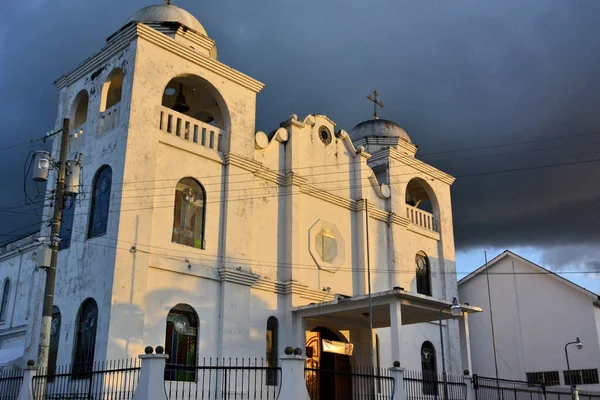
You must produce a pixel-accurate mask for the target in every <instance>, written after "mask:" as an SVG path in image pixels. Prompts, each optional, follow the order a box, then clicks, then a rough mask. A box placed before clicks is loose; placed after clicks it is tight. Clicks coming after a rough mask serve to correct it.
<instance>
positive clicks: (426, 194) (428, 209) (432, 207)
mask: <svg viewBox="0 0 600 400" xmlns="http://www.w3.org/2000/svg"><path fill="white" fill-rule="evenodd" d="M406 205H407V207H406V217H407V218H408V219H410V220H411V221H412V223H413V224H415V225H418V226H421V227H422V228H426V229H429V230H432V231H438V230H439V227H438V226H437V221H439V206H438V201H437V198H436V197H435V193H434V191H433V189H432V188H431V186H429V184H428V183H427V182H426V181H425V180H424V179H422V178H413V179H411V180H410V181H409V182H408V185H407V186H406Z"/></svg>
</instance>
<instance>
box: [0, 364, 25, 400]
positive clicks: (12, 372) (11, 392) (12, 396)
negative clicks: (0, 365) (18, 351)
mask: <svg viewBox="0 0 600 400" xmlns="http://www.w3.org/2000/svg"><path fill="white" fill-rule="evenodd" d="M22 382H23V371H22V370H19V369H5V370H2V371H0V400H16V399H17V397H18V396H19V390H20V389H21V384H22Z"/></svg>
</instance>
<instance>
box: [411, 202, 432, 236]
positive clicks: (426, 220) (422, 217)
mask: <svg viewBox="0 0 600 400" xmlns="http://www.w3.org/2000/svg"><path fill="white" fill-rule="evenodd" d="M406 218H408V219H410V220H411V221H412V223H413V224H415V225H418V226H420V227H421V228H425V229H429V230H430V231H436V232H437V228H436V225H435V219H434V218H433V214H431V213H428V212H427V211H423V210H420V209H418V208H417V207H412V206H409V205H408V204H407V205H406Z"/></svg>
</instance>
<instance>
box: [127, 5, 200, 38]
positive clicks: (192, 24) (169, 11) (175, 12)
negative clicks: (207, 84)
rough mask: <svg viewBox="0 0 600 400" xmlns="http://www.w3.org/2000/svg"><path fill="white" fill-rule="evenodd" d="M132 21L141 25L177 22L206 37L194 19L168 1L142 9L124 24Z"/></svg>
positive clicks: (198, 22)
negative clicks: (141, 23)
mask: <svg viewBox="0 0 600 400" xmlns="http://www.w3.org/2000/svg"><path fill="white" fill-rule="evenodd" d="M133 21H135V22H143V23H152V22H154V23H156V22H177V23H180V24H181V25H184V26H186V27H188V28H190V29H193V30H194V31H196V32H198V33H200V34H202V35H204V36H208V34H207V33H206V30H205V29H204V27H203V26H202V24H201V23H200V21H198V20H197V19H196V17H194V16H193V15H192V14H190V13H189V12H187V11H185V10H184V9H182V8H179V7H177V6H174V5H173V4H171V2H170V1H167V2H166V3H165V4H157V5H153V6H148V7H144V8H142V9H141V10H139V11H137V12H136V13H134V14H133V15H132V16H131V17H129V19H128V20H127V22H126V23H125V24H128V23H130V22H133Z"/></svg>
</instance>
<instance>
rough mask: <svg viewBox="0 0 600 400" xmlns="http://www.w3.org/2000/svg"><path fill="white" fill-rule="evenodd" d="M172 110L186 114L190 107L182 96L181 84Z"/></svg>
mask: <svg viewBox="0 0 600 400" xmlns="http://www.w3.org/2000/svg"><path fill="white" fill-rule="evenodd" d="M173 110H175V111H177V112H180V113H186V112H188V111H189V110H190V106H189V105H188V103H187V101H186V100H185V95H184V94H183V84H182V83H180V84H179V93H178V94H177V98H176V99H175V105H174V106H173Z"/></svg>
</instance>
